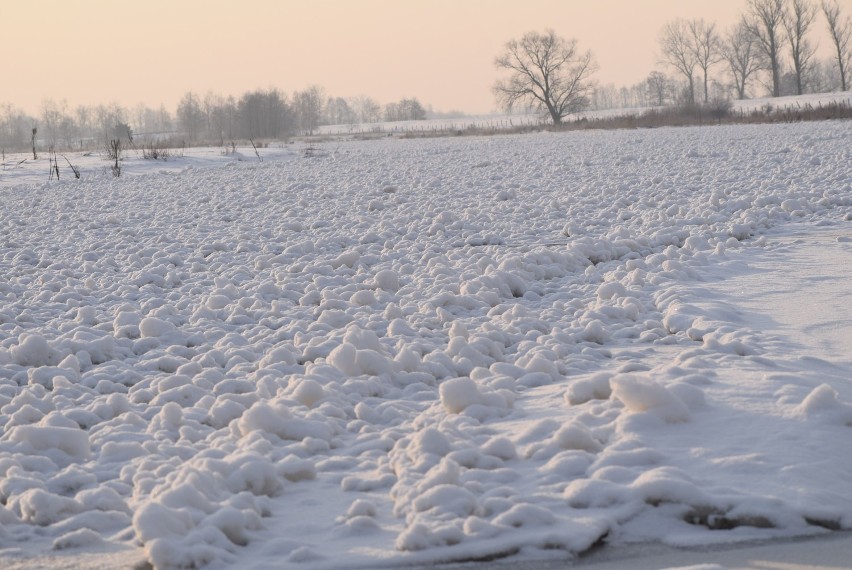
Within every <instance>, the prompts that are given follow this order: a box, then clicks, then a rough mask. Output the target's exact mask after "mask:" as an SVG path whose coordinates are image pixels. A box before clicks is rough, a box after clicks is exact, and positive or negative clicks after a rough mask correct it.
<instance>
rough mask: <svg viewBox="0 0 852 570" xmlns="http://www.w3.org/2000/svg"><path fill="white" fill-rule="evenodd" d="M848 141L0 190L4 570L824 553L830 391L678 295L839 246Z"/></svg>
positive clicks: (773, 345)
mask: <svg viewBox="0 0 852 570" xmlns="http://www.w3.org/2000/svg"><path fill="white" fill-rule="evenodd" d="M851 135H852V125H850V124H849V123H843V122H838V123H810V124H796V125H762V126H749V127H730V128H727V127H726V128H704V129H658V130H649V131H612V132H605V133H604V132H587V133H577V134H572V133H565V134H539V135H532V136H520V137H510V136H507V137H498V138H481V139H480V138H471V139H465V140H459V139H453V140H445V139H431V140H417V141H414V140H412V141H372V142H362V143H341V144H340V145H339V147H337V148H336V149H335V150H334V152H332V153H329V154H328V155H326V156H318V157H313V158H301V157H297V156H292V155H287V156H284V157H283V158H282V159H281V160H278V161H266V162H263V163H242V164H238V163H229V164H226V165H222V166H217V167H210V168H186V169H184V170H182V171H177V172H174V171H170V172H151V173H150V174H147V175H145V176H137V177H129V178H121V179H117V180H108V179H97V178H94V179H90V180H86V181H83V183H76V181H71V180H68V181H66V180H63V181H61V182H60V183H51V184H27V185H17V186H13V187H10V188H8V189H6V190H4V193H3V196H2V198H0V199H2V204H3V208H2V213H0V216H2V223H0V271H2V274H3V276H4V279H3V280H2V281H0V476H2V477H0V505H2V506H0V544H2V545H3V546H7V545H10V544H21V543H30V544H33V545H34V546H33V549H34V550H37V549H38V548H52V549H55V550H62V551H68V550H70V551H74V550H75V549H76V550H78V551H79V550H81V549H82V550H83V551H85V550H86V549H92V548H96V547H100V546H102V545H103V544H109V543H117V544H131V545H136V546H139V547H141V548H143V549H144V554H145V557H146V558H147V559H148V560H149V561H150V562H151V564H152V565H153V566H154V567H156V568H173V567H198V566H205V565H211V566H213V567H216V566H220V567H226V566H233V565H236V564H239V565H240V567H245V568H251V567H256V568H264V567H269V566H270V565H274V566H275V567H278V568H281V567H285V568H286V567H294V568H298V567H311V568H317V567H329V568H342V567H353V566H359V565H360V566H365V567H374V566H381V565H397V564H402V563H428V562H434V561H447V560H466V559H476V558H488V557H495V556H505V555H512V554H516V553H521V554H522V555H523V554H525V553H526V554H530V555H535V554H536V553H538V554H541V553H542V552H546V551H550V552H552V551H557V552H560V553H562V554H563V555H565V554H566V553H567V554H575V553H579V552H583V551H584V550H587V549H588V548H590V547H591V546H592V545H594V544H596V543H598V542H600V541H602V540H608V541H627V542H629V541H634V540H639V541H642V540H663V541H667V542H669V543H671V544H707V543H711V542H713V541H720V540H737V539H745V538H755V537H771V536H782V535H790V534H807V533H812V532H817V531H820V530H822V529H824V528H849V527H850V526H852V518H850V513H852V499H850V497H852V492H850V491H852V490H851V489H850V486H849V483H848V482H847V479H848V477H845V476H844V473H848V469H849V465H848V462H846V460H845V459H840V458H837V457H833V455H835V454H834V452H832V451H830V450H829V451H828V456H826V449H825V444H826V442H829V443H831V444H832V445H834V444H835V443H836V442H837V441H842V438H845V437H847V430H848V428H849V426H850V424H852V412H850V410H852V404H850V403H849V402H850V401H852V393H850V392H849V390H847V389H846V388H845V386H843V384H842V383H841V381H840V380H841V379H842V378H846V379H848V376H844V375H843V374H841V373H838V372H836V371H835V372H827V369H826V368H816V367H814V366H810V367H808V365H807V363H802V362H792V361H790V362H787V361H785V360H784V359H785V358H786V357H789V354H787V352H788V351H789V348H790V347H789V346H785V345H783V343H778V342H776V341H775V340H773V339H772V338H768V337H766V336H765V335H762V334H761V333H760V332H759V329H755V328H754V327H750V326H749V324H748V323H747V322H744V321H742V319H740V318H739V317H738V315H737V314H736V311H735V310H734V309H733V308H732V307H730V306H728V305H725V304H723V303H718V304H715V305H713V304H711V305H708V304H707V303H705V302H702V299H703V296H702V292H701V287H700V285H699V284H700V283H701V282H702V281H703V280H704V279H707V278H708V277H707V276H712V275H717V276H724V274H725V272H729V271H735V270H736V268H737V267H738V263H740V262H739V261H738V258H737V256H739V255H743V254H744V253H747V252H748V251H749V250H750V249H754V248H758V249H760V248H766V247H768V244H767V238H766V237H765V235H764V234H766V233H767V232H768V231H769V230H771V229H772V228H777V227H781V226H784V225H789V224H797V223H806V222H807V223H838V224H840V223H843V220H844V218H846V219H848V216H849V214H850V212H852V188H850V184H852V175H850V170H849V164H850V150H849V145H848V141H849V140H850V136H851ZM815 465H818V467H819V469H818V471H819V472H818V473H815V472H814V466H815ZM45 544H46V545H47V546H44V545H45Z"/></svg>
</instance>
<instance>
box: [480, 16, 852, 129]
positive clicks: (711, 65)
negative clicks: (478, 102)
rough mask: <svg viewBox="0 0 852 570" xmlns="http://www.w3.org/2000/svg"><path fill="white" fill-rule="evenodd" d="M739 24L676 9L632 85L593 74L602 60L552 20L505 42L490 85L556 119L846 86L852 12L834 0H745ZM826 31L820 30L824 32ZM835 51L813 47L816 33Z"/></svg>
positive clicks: (507, 102)
mask: <svg viewBox="0 0 852 570" xmlns="http://www.w3.org/2000/svg"><path fill="white" fill-rule="evenodd" d="M744 4H745V11H744V12H743V14H741V16H740V18H739V20H738V21H737V23H736V24H735V25H733V26H732V27H731V28H730V29H727V30H719V29H718V28H717V26H716V24H715V23H714V22H708V21H706V20H704V19H703V18H696V19H691V20H684V19H675V20H672V21H670V22H668V23H666V24H665V26H664V27H663V29H662V30H661V31H660V34H659V52H658V56H659V68H658V69H655V70H653V71H651V72H650V73H649V74H648V76H647V77H646V78H645V79H644V80H642V81H640V82H638V83H636V84H635V85H631V86H616V85H613V84H608V85H600V84H596V83H594V82H593V81H591V80H590V77H589V76H590V75H591V74H593V73H594V71H595V70H596V64H595V63H594V59H593V57H592V55H591V54H590V53H589V52H583V51H580V50H579V48H578V46H577V42H576V40H574V39H566V38H562V37H560V36H557V35H556V34H555V32H553V31H552V30H546V31H545V32H544V33H538V32H529V33H527V34H525V35H524V36H523V37H521V38H520V39H514V40H511V41H509V42H508V43H506V45H505V46H504V50H503V52H502V53H501V54H500V55H499V56H498V57H497V58H496V59H495V66H496V67H497V69H498V70H499V71H500V72H501V73H502V76H501V77H500V78H499V79H498V81H497V82H496V83H495V85H494V87H493V91H494V94H495V97H496V99H497V102H498V104H499V105H500V106H501V107H503V108H504V109H507V110H513V109H516V108H519V107H520V108H521V109H523V110H528V111H542V112H544V114H545V115H547V116H549V118H550V119H551V120H552V121H553V122H554V123H557V124H558V123H560V122H562V120H563V119H564V117H565V116H567V115H570V114H572V113H575V112H577V111H580V110H583V109H587V108H591V109H596V110H600V109H617V108H635V107H662V106H667V105H696V104H703V105H711V106H718V105H720V104H721V103H724V102H727V101H729V100H730V99H734V98H736V99H745V98H749V97H760V96H770V97H780V96H785V95H801V94H804V93H826V92H831V91H847V90H849V89H850V88H851V87H852V85H850V83H852V78H850V70H852V15H850V14H848V13H844V11H843V10H842V9H841V7H840V4H839V3H838V0H746V1H745V2H744ZM820 32H822V34H821V36H820V37H818V36H819V35H820ZM820 41H822V42H825V44H826V45H828V46H830V47H831V50H830V51H831V55H830V56H829V57H827V58H825V59H823V60H820V59H819V58H817V57H816V51H817V50H816V47H817V44H818V42H820Z"/></svg>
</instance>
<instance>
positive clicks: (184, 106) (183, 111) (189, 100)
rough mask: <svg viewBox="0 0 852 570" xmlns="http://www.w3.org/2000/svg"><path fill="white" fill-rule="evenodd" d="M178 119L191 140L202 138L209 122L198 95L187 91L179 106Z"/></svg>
mask: <svg viewBox="0 0 852 570" xmlns="http://www.w3.org/2000/svg"><path fill="white" fill-rule="evenodd" d="M176 114H177V120H178V124H179V125H180V128H181V130H183V132H184V133H185V134H186V136H187V138H188V139H189V140H190V141H195V140H198V139H200V138H201V131H202V130H203V129H204V125H205V124H206V123H207V119H206V117H205V116H204V111H203V110H202V108H201V102H200V101H199V99H198V95H196V94H195V93H193V92H192V91H187V92H186V94H185V95H184V96H183V99H181V100H180V103H178V106H177V113H176Z"/></svg>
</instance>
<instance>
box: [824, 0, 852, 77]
mask: <svg viewBox="0 0 852 570" xmlns="http://www.w3.org/2000/svg"><path fill="white" fill-rule="evenodd" d="M822 13H823V14H825V20H826V22H827V23H828V31H829V33H830V34H831V42H832V43H833V44H834V51H835V57H836V58H837V68H838V71H839V72H840V90H841V91H846V90H847V89H848V88H849V70H850V69H852V16H848V15H847V16H846V17H845V18H844V17H843V16H841V14H840V6H839V5H838V3H837V0H823V2H822Z"/></svg>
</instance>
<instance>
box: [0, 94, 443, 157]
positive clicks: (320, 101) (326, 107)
mask: <svg viewBox="0 0 852 570" xmlns="http://www.w3.org/2000/svg"><path fill="white" fill-rule="evenodd" d="M425 118H426V110H425V109H424V107H423V105H422V104H421V103H420V101H418V100H417V99H416V98H404V99H401V100H400V101H397V102H392V103H388V104H386V105H381V104H379V103H378V102H377V101H375V100H374V99H372V98H370V97H363V96H361V97H351V98H343V97H331V96H327V95H326V94H325V91H324V89H323V88H322V87H319V86H311V87H308V88H307V89H304V90H302V91H296V92H294V93H292V94H290V95H288V94H287V93H284V92H283V91H280V90H278V89H274V88H273V89H257V90H254V91H249V92H246V93H243V94H242V95H241V96H240V97H238V98H237V97H234V96H223V95H220V94H217V93H213V92H208V93H207V94H205V95H199V94H197V93H194V92H191V91H190V92H187V93H186V94H184V96H183V98H181V100H180V102H179V103H178V105H177V107H176V109H175V110H174V112H170V111H169V110H168V109H166V107H165V106H163V105H160V106H159V107H158V108H151V107H148V106H146V105H144V104H140V105H137V106H136V107H134V108H126V107H122V106H120V105H117V104H110V105H97V106H86V105H81V106H78V107H76V108H73V109H72V108H70V107H69V106H68V104H67V103H66V102H65V101H60V102H57V101H55V100H51V99H48V100H45V101H44V102H42V104H41V108H40V112H39V113H38V114H37V115H35V116H33V115H30V114H27V113H25V112H24V111H22V110H21V109H19V108H17V107H15V106H14V105H11V104H8V103H4V104H0V148H2V149H4V150H9V151H11V150H23V149H27V148H29V146H30V144H31V142H32V140H31V139H32V137H33V135H32V133H33V129H34V128H36V129H37V132H38V144H39V146H42V147H45V148H54V149H57V150H60V149H71V150H83V149H91V148H100V147H103V146H104V145H106V144H108V143H109V141H111V140H125V141H127V142H129V143H133V142H134V140H136V139H137V138H138V139H160V140H163V139H170V140H171V141H172V142H173V143H174V142H180V143H186V144H199V143H211V144H226V143H227V142H229V141H234V140H247V139H253V140H264V139H266V140H269V139H280V138H284V137H288V136H293V135H298V134H313V133H315V132H316V131H317V129H318V128H319V127H320V126H322V125H340V124H344V125H345V124H355V123H377V122H381V121H406V120H412V121H416V120H423V119H425Z"/></svg>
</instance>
